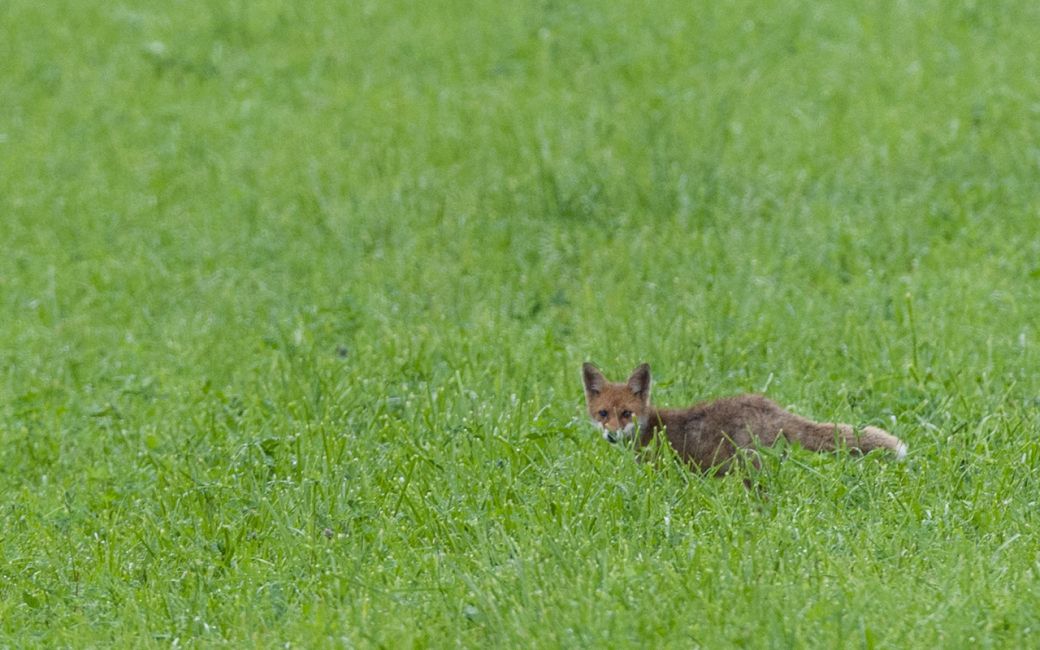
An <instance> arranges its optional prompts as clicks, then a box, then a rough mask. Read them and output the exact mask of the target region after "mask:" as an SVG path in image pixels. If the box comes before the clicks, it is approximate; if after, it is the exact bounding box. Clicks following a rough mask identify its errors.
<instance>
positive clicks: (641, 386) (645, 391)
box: [628, 363, 650, 400]
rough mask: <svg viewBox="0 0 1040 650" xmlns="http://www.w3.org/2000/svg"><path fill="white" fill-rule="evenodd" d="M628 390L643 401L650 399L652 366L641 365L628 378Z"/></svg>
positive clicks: (647, 364)
mask: <svg viewBox="0 0 1040 650" xmlns="http://www.w3.org/2000/svg"><path fill="white" fill-rule="evenodd" d="M628 389H629V390H630V391H632V392H633V393H635V395H636V397H638V398H640V399H642V400H649V399H650V364H649V363H641V364H639V367H638V368H636V369H635V370H633V371H632V376H631V377H629V378H628Z"/></svg>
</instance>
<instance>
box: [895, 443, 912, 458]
mask: <svg viewBox="0 0 1040 650" xmlns="http://www.w3.org/2000/svg"><path fill="white" fill-rule="evenodd" d="M907 451H909V448H908V447H907V446H906V443H905V442H901V443H899V446H898V447H896V460H903V459H904V458H906V452H907Z"/></svg>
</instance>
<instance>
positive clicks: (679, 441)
mask: <svg viewBox="0 0 1040 650" xmlns="http://www.w3.org/2000/svg"><path fill="white" fill-rule="evenodd" d="M582 383H583V384H584V386H585V403H586V406H587V407H588V412H589V417H590V418H591V419H592V422H593V423H594V424H595V425H596V426H597V427H598V428H599V430H600V431H602V434H603V439H604V440H606V441H607V442H609V443H611V444H618V443H624V444H629V445H633V446H634V447H635V449H636V450H637V451H641V450H646V448H647V447H648V446H649V445H650V444H651V443H652V442H653V441H654V438H655V436H657V435H658V434H663V436H664V437H665V438H666V439H667V440H668V442H669V444H670V445H671V447H672V449H674V450H675V453H676V454H677V455H678V457H679V459H680V460H681V461H682V462H683V463H684V464H686V465H687V466H688V467H689V469H690V470H691V471H699V472H713V473H714V475H716V476H722V475H724V474H726V473H727V472H728V471H729V470H730V469H731V468H732V466H733V464H734V461H735V460H736V459H737V458H738V456H739V455H740V454H741V452H742V450H749V451H751V452H752V463H753V464H754V465H755V466H756V467H757V466H758V464H759V463H758V459H757V457H756V456H754V455H753V452H754V450H755V447H757V446H764V447H771V446H773V445H774V444H776V442H777V441H778V440H780V439H781V438H783V439H785V440H787V441H788V442H791V443H795V444H798V445H801V446H802V447H804V448H806V449H809V450H811V451H817V452H829V451H836V450H838V449H841V448H845V449H848V450H850V451H854V452H859V453H863V454H866V453H868V452H871V451H874V450H875V449H881V450H886V451H887V452H889V453H891V454H893V455H894V456H895V457H896V459H897V460H902V459H904V458H905V457H906V454H907V449H908V448H907V445H906V443H905V442H903V441H902V440H900V439H899V438H897V437H896V436H894V435H892V434H891V433H889V432H888V431H885V430H884V429H880V428H878V427H873V426H866V427H863V428H862V429H860V430H859V431H857V430H856V429H855V428H853V427H852V426H851V425H848V424H841V423H830V422H813V421H812V420H809V419H806V418H804V417H802V416H800V415H796V414H794V413H791V412H789V411H786V410H784V409H783V408H781V407H780V405H779V404H777V403H776V402H773V401H772V400H770V399H768V398H766V397H763V396H762V395H755V394H744V395H736V396H733V397H723V398H721V399H717V400H715V401H710V402H704V403H700V404H695V405H693V406H690V407H688V408H684V409H659V408H656V407H654V406H651V404H650V388H651V385H650V384H651V377H650V365H649V364H647V363H643V364H640V365H639V366H638V367H637V368H636V369H635V370H634V371H633V372H632V374H631V376H629V378H628V379H627V380H626V381H625V382H624V383H616V382H610V381H607V379H606V377H604V376H603V373H602V372H600V370H599V368H597V367H596V366H595V365H593V364H592V363H590V362H586V363H584V364H583V365H582Z"/></svg>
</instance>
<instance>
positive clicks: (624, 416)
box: [621, 411, 632, 419]
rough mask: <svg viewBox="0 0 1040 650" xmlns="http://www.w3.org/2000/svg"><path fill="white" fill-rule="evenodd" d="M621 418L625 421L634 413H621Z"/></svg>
mask: <svg viewBox="0 0 1040 650" xmlns="http://www.w3.org/2000/svg"><path fill="white" fill-rule="evenodd" d="M621 417H623V418H625V419H628V418H630V417H632V411H621Z"/></svg>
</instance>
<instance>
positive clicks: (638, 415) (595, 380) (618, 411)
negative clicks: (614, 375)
mask: <svg viewBox="0 0 1040 650" xmlns="http://www.w3.org/2000/svg"><path fill="white" fill-rule="evenodd" d="M581 378H582V382H583V383H584V384H585V404H586V405H587V406H588V408H589V417H590V418H592V421H593V423H595V424H596V426H598V427H599V428H600V430H601V431H603V439H604V440H606V441H607V442H609V443H611V444H613V443H615V442H618V441H619V440H623V439H628V438H631V437H632V436H634V435H635V432H636V427H637V426H638V427H639V428H645V427H646V422H647V418H648V416H649V414H650V365H649V364H646V363H644V364H641V365H640V366H639V367H638V368H636V369H635V370H634V371H632V375H631V376H630V377H629V378H628V381H626V382H625V383H623V384H615V383H612V382H609V381H607V378H606V377H604V376H603V373H601V372H600V371H599V369H598V368H597V367H596V366H594V365H592V364H591V363H588V362H586V363H585V364H583V365H582V367H581Z"/></svg>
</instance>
